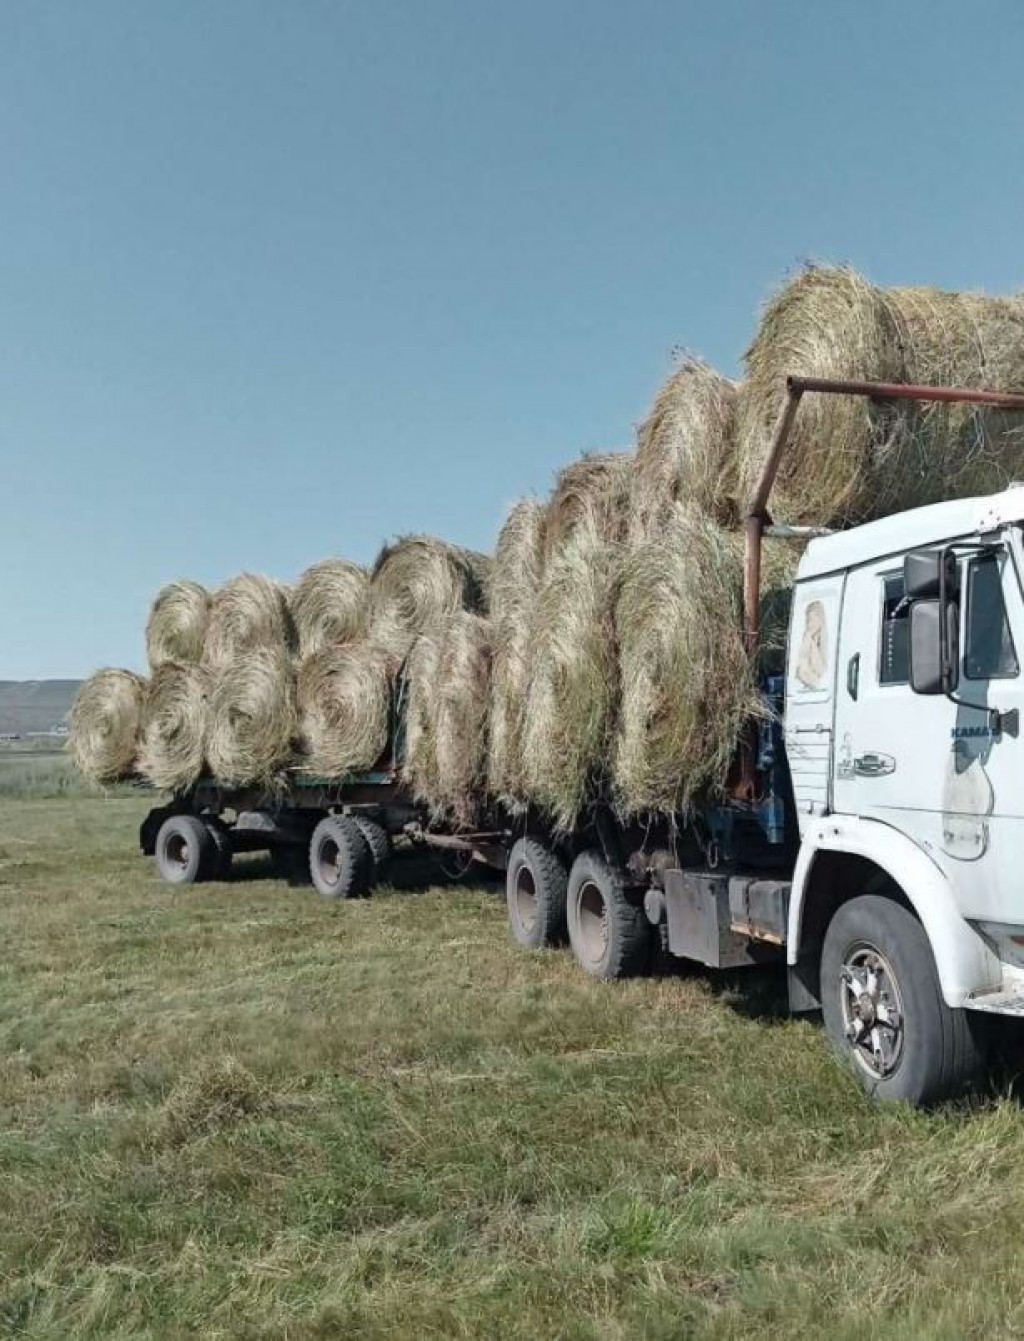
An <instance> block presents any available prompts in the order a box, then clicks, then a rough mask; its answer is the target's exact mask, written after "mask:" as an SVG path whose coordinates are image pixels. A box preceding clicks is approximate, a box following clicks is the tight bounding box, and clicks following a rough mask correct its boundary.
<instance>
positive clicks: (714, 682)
mask: <svg viewBox="0 0 1024 1341" xmlns="http://www.w3.org/2000/svg"><path fill="white" fill-rule="evenodd" d="M740 555H741V550H740V547H739V545H738V544H737V542H736V539H735V537H733V536H730V535H728V534H727V533H726V532H724V531H723V530H721V529H720V528H719V527H718V526H717V525H716V524H715V523H714V522H713V521H712V520H711V518H709V517H707V516H706V515H705V514H703V513H701V512H700V511H699V510H698V509H696V508H687V507H685V506H684V505H682V504H678V503H677V504H676V505H675V507H674V510H673V512H672V513H671V515H670V516H669V517H668V518H667V519H666V520H665V522H663V524H662V528H661V534H660V535H659V537H658V539H656V540H653V541H651V542H650V543H649V544H646V545H641V546H640V547H638V548H637V549H636V550H635V551H633V552H632V553H631V554H630V555H629V557H628V559H627V560H626V562H625V565H624V569H623V575H622V582H621V585H620V587H619V590H618V594H617V599H616V605H615V626H616V633H617V637H618V644H619V662H620V676H621V686H620V720H619V727H618V733H617V738H616V741H615V750H614V778H615V791H616V797H617V800H618V803H619V806H620V808H621V809H622V810H623V811H624V812H626V813H628V814H637V813H645V812H667V813H669V814H674V813H676V812H679V811H685V810H686V809H687V807H688V806H690V805H691V804H692V802H693V801H694V799H695V798H696V797H698V796H699V795H701V794H702V793H704V792H706V791H715V790H716V789H720V788H721V786H722V785H723V784H724V781H725V776H726V773H727V771H728V768H729V766H730V764H731V763H732V760H733V758H734V755H735V750H736V745H737V741H738V739H739V734H740V730H741V728H742V726H743V724H744V722H746V721H747V720H748V719H749V718H750V717H751V716H753V715H754V714H756V713H757V711H758V708H759V700H758V696H757V693H756V685H755V680H754V676H753V674H752V673H751V669H750V664H749V660H748V658H747V655H746V651H745V648H744V645H743V635H742V623H741V609H740V600H739V597H740V590H741V583H742V568H741V562H740Z"/></svg>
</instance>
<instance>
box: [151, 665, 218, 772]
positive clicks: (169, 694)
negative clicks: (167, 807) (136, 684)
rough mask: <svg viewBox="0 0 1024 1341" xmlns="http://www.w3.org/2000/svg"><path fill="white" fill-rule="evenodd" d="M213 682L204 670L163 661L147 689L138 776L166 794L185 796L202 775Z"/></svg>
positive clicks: (201, 667) (203, 668)
mask: <svg viewBox="0 0 1024 1341" xmlns="http://www.w3.org/2000/svg"><path fill="white" fill-rule="evenodd" d="M211 688H212V679H211V676H210V672H209V671H208V670H207V669H206V668H205V667H203V666H195V665H177V664H175V663H174V662H170V661H167V662H164V663H163V665H161V666H160V667H158V668H157V670H156V671H154V673H153V676H152V678H151V680H150V682H149V685H148V687H147V690H146V696H145V702H144V704H143V712H142V733H141V737H140V740H139V760H138V771H139V773H141V775H142V776H143V777H144V778H145V779H146V781H147V782H149V783H151V784H152V786H154V787H158V788H160V790H162V791H171V792H180V791H187V790H188V789H189V788H190V787H192V786H194V784H195V783H196V782H197V781H198V779H199V778H200V777H201V776H202V773H203V769H204V767H205V764H206V741H207V734H208V731H209V725H210V691H211Z"/></svg>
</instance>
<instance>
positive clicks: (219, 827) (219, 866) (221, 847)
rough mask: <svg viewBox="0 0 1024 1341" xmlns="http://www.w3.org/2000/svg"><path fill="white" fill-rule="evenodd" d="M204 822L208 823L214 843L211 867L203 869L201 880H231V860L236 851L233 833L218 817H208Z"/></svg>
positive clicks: (209, 832)
mask: <svg viewBox="0 0 1024 1341" xmlns="http://www.w3.org/2000/svg"><path fill="white" fill-rule="evenodd" d="M203 823H204V824H205V825H206V831H207V833H208V834H209V835H210V841H211V842H212V844H213V847H212V850H211V853H210V860H209V869H208V870H204V871H202V873H201V875H200V879H201V880H230V879H231V861H232V858H233V857H234V852H233V851H232V848H231V835H230V833H228V831H227V829H226V827H225V826H224V825H223V824H222V823H221V821H220V820H218V819H213V818H207V819H204V821H203Z"/></svg>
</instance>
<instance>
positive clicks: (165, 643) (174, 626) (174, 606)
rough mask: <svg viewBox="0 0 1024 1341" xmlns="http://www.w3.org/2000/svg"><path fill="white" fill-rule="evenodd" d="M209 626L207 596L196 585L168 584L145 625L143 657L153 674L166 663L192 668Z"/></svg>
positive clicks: (154, 603) (198, 655) (152, 607)
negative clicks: (145, 657)
mask: <svg viewBox="0 0 1024 1341" xmlns="http://www.w3.org/2000/svg"><path fill="white" fill-rule="evenodd" d="M209 622H210V593H209V592H208V591H207V590H206V588H205V587H201V586H200V585H199V583H198V582H189V581H187V580H185V579H181V580H180V581H176V582H168V584H167V586H165V587H163V588H161V590H160V591H159V592H158V593H157V596H156V600H155V601H154V602H153V604H152V606H151V608H150V611H149V619H148V620H147V622H146V655H147V656H148V658H149V664H150V668H151V669H152V670H156V669H157V668H158V667H160V666H163V665H165V664H166V663H167V662H177V663H178V664H179V665H192V664H194V663H196V662H198V661H199V660H200V659H201V657H202V655H203V648H204V646H205V643H206V631H207V628H208V626H209Z"/></svg>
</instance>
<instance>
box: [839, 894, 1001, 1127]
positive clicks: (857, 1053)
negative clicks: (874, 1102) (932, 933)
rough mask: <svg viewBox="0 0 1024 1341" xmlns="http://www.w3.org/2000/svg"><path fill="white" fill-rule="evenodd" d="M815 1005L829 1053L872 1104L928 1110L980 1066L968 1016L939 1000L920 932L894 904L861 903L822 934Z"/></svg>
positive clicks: (873, 899) (846, 908)
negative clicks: (848, 1070) (850, 1070)
mask: <svg viewBox="0 0 1024 1341" xmlns="http://www.w3.org/2000/svg"><path fill="white" fill-rule="evenodd" d="M821 1003H822V1013H823V1015H824V1018H825V1029H826V1031H827V1033H828V1036H829V1040H830V1042H831V1044H832V1047H833V1048H834V1049H835V1051H836V1053H837V1054H838V1055H839V1056H840V1057H841V1058H842V1059H843V1060H845V1061H846V1062H848V1063H849V1064H850V1065H851V1066H852V1068H853V1070H854V1073H855V1074H856V1075H857V1077H858V1079H859V1080H860V1082H861V1084H862V1085H863V1086H864V1088H865V1089H866V1090H867V1091H868V1093H869V1094H871V1095H873V1096H874V1097H875V1098H877V1099H885V1100H896V1099H904V1100H907V1101H908V1102H910V1103H912V1104H922V1105H924V1104H929V1103H934V1102H935V1101H936V1100H939V1099H944V1098H946V1097H948V1096H949V1095H952V1094H955V1093H956V1092H957V1091H959V1090H961V1089H963V1087H964V1085H965V1084H966V1083H967V1082H968V1081H969V1080H970V1079H971V1077H972V1076H973V1075H974V1074H975V1072H976V1071H977V1069H978V1067H979V1065H980V1062H981V1053H980V1049H979V1047H978V1044H977V1042H976V1040H975V1038H974V1034H973V1032H972V1027H971V1024H972V1022H971V1019H970V1017H969V1015H968V1012H967V1011H965V1010H952V1009H950V1007H949V1006H947V1005H946V1003H945V1001H943V999H942V989H941V987H940V985H939V975H938V972H937V971H936V968H935V959H934V957H933V955H932V951H931V946H930V945H929V944H928V937H927V935H926V933H925V930H924V927H922V925H921V923H920V922H919V921H918V920H917V918H916V917H915V916H914V915H913V913H912V912H910V911H909V909H907V908H905V907H904V906H903V905H902V904H900V903H896V902H895V901H894V900H892V899H887V898H885V897H883V896H880V895H877V894H865V895H862V896H861V897H860V898H856V899H851V900H850V901H849V903H844V904H843V905H842V906H841V907H840V908H839V910H838V912H837V913H836V915H835V917H833V919H832V921H831V922H830V923H829V926H828V930H827V931H826V933H825V944H824V947H823V949H822V955H821Z"/></svg>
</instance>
